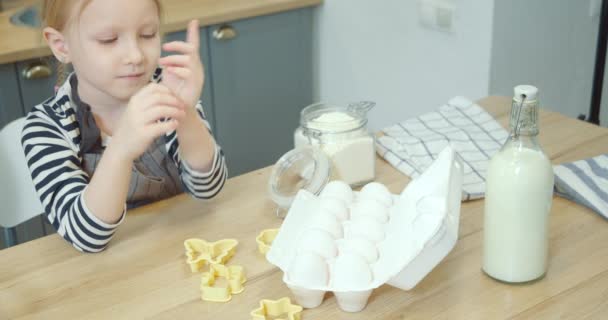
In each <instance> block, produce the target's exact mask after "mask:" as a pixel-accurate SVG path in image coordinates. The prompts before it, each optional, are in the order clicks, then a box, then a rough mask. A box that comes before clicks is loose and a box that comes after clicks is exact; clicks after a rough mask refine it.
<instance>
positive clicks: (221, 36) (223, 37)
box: [213, 25, 237, 41]
mask: <svg viewBox="0 0 608 320" xmlns="http://www.w3.org/2000/svg"><path fill="white" fill-rule="evenodd" d="M236 36H237V34H236V30H234V28H233V27H232V26H229V25H225V26H221V27H219V28H217V29H216V30H214V31H213V37H214V38H215V39H216V40H220V41H228V40H232V39H234V38H236Z"/></svg>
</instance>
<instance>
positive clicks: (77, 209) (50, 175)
mask: <svg viewBox="0 0 608 320" xmlns="http://www.w3.org/2000/svg"><path fill="white" fill-rule="evenodd" d="M64 121H65V123H64ZM74 130H75V128H74V122H73V120H70V119H60V120H56V121H54V120H53V119H51V118H50V117H49V115H48V114H47V113H46V112H44V111H42V110H39V109H37V108H35V109H34V110H33V111H32V112H30V113H29V114H28V116H27V118H26V120H25V125H24V127H23V131H22V134H21V143H22V145H23V150H24V152H25V158H26V160H27V165H28V167H29V170H30V173H31V176H32V181H33V182H34V187H35V189H36V192H37V194H38V196H39V197H40V201H41V203H42V206H43V208H44V211H45V214H46V216H47V219H48V221H49V222H50V223H51V224H52V225H53V226H54V227H55V229H56V230H57V233H59V235H60V236H62V237H63V238H64V239H65V240H67V241H68V242H69V243H71V244H72V245H73V246H74V247H75V248H76V249H78V250H80V251H84V252H99V251H102V250H103V249H105V247H106V246H107V244H108V242H109V241H110V240H111V238H112V236H113V235H114V232H115V229H116V228H117V227H118V225H119V224H120V223H121V222H122V221H123V220H124V216H125V211H123V213H122V217H121V219H120V220H119V221H118V222H117V223H115V224H108V223H105V222H103V221H101V220H100V219H99V218H97V217H96V216H95V215H94V214H93V213H92V212H91V211H90V210H89V208H88V207H87V205H86V203H85V201H84V197H83V192H84V190H85V189H86V187H87V185H88V182H89V177H88V175H87V173H86V172H84V171H83V170H82V168H81V159H80V157H79V156H78V152H77V150H75V147H73V145H72V144H71V141H70V140H69V139H70V138H69V136H70V135H71V134H73V131H74ZM70 132H72V133H70Z"/></svg>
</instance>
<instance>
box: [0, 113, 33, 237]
mask: <svg viewBox="0 0 608 320" xmlns="http://www.w3.org/2000/svg"><path fill="white" fill-rule="evenodd" d="M24 120H25V118H19V119H17V120H14V121H12V122H11V123H9V124H7V125H6V126H5V127H4V128H2V130H0V177H2V179H1V180H0V181H1V182H0V206H1V207H0V226H2V227H3V228H5V229H4V238H5V244H6V246H7V247H10V246H13V245H15V244H17V232H16V229H15V228H16V226H17V225H19V224H21V223H23V222H25V221H27V220H29V219H31V218H33V217H35V216H39V215H40V214H41V213H43V212H44V209H43V208H42V204H41V203H40V200H39V198H38V195H37V194H36V191H35V189H34V184H33V182H32V178H31V176H30V172H29V169H28V167H27V162H26V160H25V155H24V154H23V148H22V147H21V129H22V128H23V124H24V122H25V121H24ZM43 230H44V229H43Z"/></svg>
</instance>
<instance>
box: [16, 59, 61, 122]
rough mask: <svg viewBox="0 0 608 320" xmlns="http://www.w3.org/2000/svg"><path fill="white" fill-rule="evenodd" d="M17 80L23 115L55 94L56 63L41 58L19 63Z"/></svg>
mask: <svg viewBox="0 0 608 320" xmlns="http://www.w3.org/2000/svg"><path fill="white" fill-rule="evenodd" d="M16 66H17V79H18V80H19V86H20V88H21V99H22V104H23V111H24V115H26V114H27V113H28V112H30V111H31V110H32V108H34V106H36V105H37V104H40V103H42V102H43V101H45V100H47V99H48V98H50V97H52V96H53V94H54V93H55V85H56V84H57V76H58V75H57V62H56V60H55V58H52V57H43V58H36V59H30V60H26V61H19V62H17V63H16Z"/></svg>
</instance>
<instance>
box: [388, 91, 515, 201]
mask: <svg viewBox="0 0 608 320" xmlns="http://www.w3.org/2000/svg"><path fill="white" fill-rule="evenodd" d="M382 131H383V133H384V134H385V135H384V136H382V137H380V138H378V139H377V143H376V151H377V152H378V154H379V155H380V156H381V157H383V158H384V159H385V160H386V161H388V162H389V163H390V164H392V165H393V166H394V167H395V168H397V169H398V170H399V171H401V172H403V173H404V174H406V175H408V176H410V177H412V178H416V177H417V176H419V175H420V174H421V173H422V172H423V171H424V170H425V169H426V168H428V167H429V166H430V165H431V163H432V162H433V160H435V158H437V155H438V154H439V152H440V151H441V150H443V148H445V147H446V146H447V145H448V144H451V145H452V147H453V148H454V150H456V152H457V153H458V154H459V155H460V157H461V159H462V160H463V163H464V167H465V168H464V181H463V186H462V188H463V200H472V199H479V198H483V196H484V192H485V176H486V170H487V167H488V163H489V160H490V158H491V157H492V156H493V155H494V153H496V152H498V150H500V148H501V147H502V145H503V144H504V142H505V141H506V139H507V138H508V136H509V133H508V132H507V131H506V130H505V129H504V128H503V127H502V126H501V125H500V124H499V123H498V122H497V121H496V120H495V119H494V118H493V117H492V116H491V115H490V114H488V113H487V112H486V111H485V110H483V109H482V108H481V107H480V106H478V105H477V104H475V103H473V102H471V101H470V100H468V99H466V98H464V97H455V98H452V99H450V101H449V102H448V103H447V104H445V105H443V106H441V107H439V109H438V110H436V111H433V112H429V113H426V114H423V115H421V116H419V117H416V118H412V119H408V120H405V121H403V122H401V123H398V124H396V125H393V126H390V127H388V128H385V129H383V130H382Z"/></svg>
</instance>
